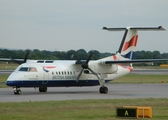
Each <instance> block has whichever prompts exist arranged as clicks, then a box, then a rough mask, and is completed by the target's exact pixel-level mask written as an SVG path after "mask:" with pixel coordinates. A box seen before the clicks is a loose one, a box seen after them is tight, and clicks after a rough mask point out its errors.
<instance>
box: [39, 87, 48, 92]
mask: <svg viewBox="0 0 168 120" xmlns="http://www.w3.org/2000/svg"><path fill="white" fill-rule="evenodd" d="M39 92H47V87H44V86H40V87H39Z"/></svg>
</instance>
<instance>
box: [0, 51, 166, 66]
mask: <svg viewBox="0 0 168 120" xmlns="http://www.w3.org/2000/svg"><path fill="white" fill-rule="evenodd" d="M90 52H93V56H92V58H91V59H92V60H97V59H101V58H104V57H108V56H111V55H113V54H114V53H108V52H105V53H100V52H99V51H97V50H91V51H88V52H86V50H84V49H79V50H68V51H66V52H65V51H48V50H38V49H34V50H30V53H29V56H28V59H37V60H42V59H43V60H86V59H87V57H88V55H89V54H90ZM25 54H26V50H9V49H0V58H11V59H23V58H24V57H25ZM134 59H168V53H160V52H159V51H153V52H151V51H144V50H142V51H136V52H135V54H134ZM161 63H165V62H160V63H159V64H161Z"/></svg>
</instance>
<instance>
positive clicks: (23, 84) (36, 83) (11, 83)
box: [6, 80, 110, 87]
mask: <svg viewBox="0 0 168 120" xmlns="http://www.w3.org/2000/svg"><path fill="white" fill-rule="evenodd" d="M109 81H110V80H106V81H105V82H109ZM6 85H7V86H16V87H40V86H46V87H71V86H72V87H73V86H96V85H100V84H99V81H98V80H79V81H78V82H77V81H75V80H68V81H66V80H55V81H54V80H49V81H42V80H38V81H30V80H27V81H17V80H15V81H6Z"/></svg>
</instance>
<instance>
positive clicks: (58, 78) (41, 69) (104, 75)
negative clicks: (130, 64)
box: [6, 60, 132, 87]
mask: <svg viewBox="0 0 168 120" xmlns="http://www.w3.org/2000/svg"><path fill="white" fill-rule="evenodd" d="M97 62H98V61H90V62H89V66H90V68H91V69H92V70H93V71H95V72H96V73H98V75H99V76H100V79H104V80H105V82H108V81H111V80H114V79H116V78H118V77H121V76H123V75H125V74H128V73H130V72H131V70H130V69H129V68H127V67H123V66H120V65H98V64H97ZM81 69H82V68H81V65H80V64H79V65H77V64H75V61H73V60H69V61H64V60H63V61H62V60H61V61H59V60H55V61H53V62H52V63H45V61H44V62H43V63H37V61H30V62H27V63H24V64H22V65H20V66H18V68H17V69H16V70H15V71H14V72H13V73H12V74H11V75H10V76H9V77H8V79H7V81H6V84H7V85H8V86H16V87H39V86H46V87H64V86H65V87H70V86H95V85H100V82H99V80H98V78H97V77H96V75H94V74H92V73H91V72H89V73H88V74H85V73H84V72H83V73H82V75H81V77H80V79H79V80H78V81H77V76H78V74H79V73H80V71H81ZM131 69H132V68H131Z"/></svg>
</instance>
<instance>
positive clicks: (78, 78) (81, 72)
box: [76, 68, 84, 82]
mask: <svg viewBox="0 0 168 120" xmlns="http://www.w3.org/2000/svg"><path fill="white" fill-rule="evenodd" d="M83 70H84V68H82V70H81V71H80V73H79V75H78V77H77V80H76V82H78V80H79V78H80V77H81V75H82V72H83Z"/></svg>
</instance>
